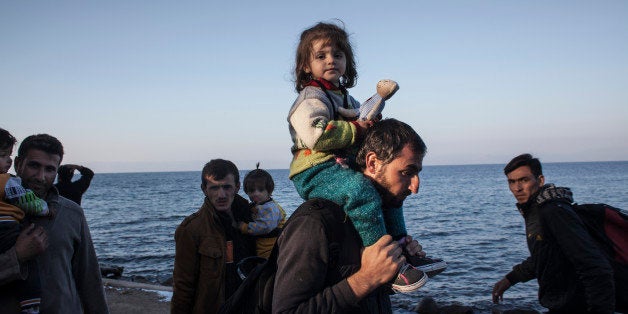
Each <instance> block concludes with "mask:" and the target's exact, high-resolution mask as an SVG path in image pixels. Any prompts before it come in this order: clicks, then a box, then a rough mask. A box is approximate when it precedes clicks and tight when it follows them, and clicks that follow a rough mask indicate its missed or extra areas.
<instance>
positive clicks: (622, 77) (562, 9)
mask: <svg viewBox="0 0 628 314" xmlns="http://www.w3.org/2000/svg"><path fill="white" fill-rule="evenodd" d="M334 18H338V19H341V20H342V21H344V23H345V26H346V29H347V30H348V31H349V32H350V33H351V39H352V42H353V44H354V49H355V53H356V56H357V61H358V74H359V79H358V84H357V86H356V87H354V88H352V89H350V93H351V94H352V95H353V96H354V97H355V98H356V99H358V100H364V99H366V98H367V97H368V96H370V95H371V94H372V93H373V92H374V91H375V84H376V83H377V81H378V80H379V79H381V78H391V79H394V80H397V81H398V82H399V84H400V86H401V89H400V90H399V92H398V93H397V94H396V95H395V96H394V97H393V98H392V99H391V100H390V101H389V102H388V104H387V106H386V109H385V112H384V116H385V117H394V118H398V119H400V120H403V121H405V122H407V123H409V124H410V125H412V126H413V127H414V128H415V129H416V130H417V131H418V132H419V134H420V135H421V136H422V137H423V138H424V140H425V141H426V142H427V145H428V150H429V152H428V155H427V157H426V159H425V164H426V165H437V164H477V163H505V162H507V161H508V160H509V159H510V158H511V157H513V156H515V155H517V154H519V153H522V152H531V153H533V154H535V155H538V156H539V157H540V158H541V160H542V161H545V162H550V161H606V160H628V1H623V0H622V1H388V2H382V1H324V0H321V1H309V2H307V4H306V2H303V1H271V2H269V1H266V2H261V1H228V2H227V1H221V2H216V1H213V2H210V1H202V2H196V1H195V2H188V1H99V2H81V1H1V2H0V106H1V108H2V109H1V110H2V113H1V115H0V116H1V117H2V119H1V122H0V127H3V128H5V129H8V130H9V131H10V132H12V133H13V134H14V135H15V136H16V137H17V138H18V140H21V139H23V138H24V137H25V136H27V135H30V134H34V133H42V132H45V133H50V134H52V135H55V136H57V137H58V138H59V139H60V140H61V141H62V142H63V144H64V146H65V149H66V157H65V160H64V161H65V162H73V163H81V164H85V165H87V166H90V167H91V168H93V169H94V170H95V171H97V172H118V171H174V170H200V169H201V167H202V165H203V164H204V162H206V161H208V160H209V159H211V158H218V157H221V158H227V159H231V160H233V161H234V162H236V164H237V165H238V167H240V168H241V169H250V168H253V167H254V166H255V162H257V161H260V162H261V164H262V167H264V168H287V167H288V165H289V162H290V158H291V155H290V151H289V147H290V145H291V141H290V137H289V134H288V125H287V122H286V114H287V111H288V109H289V107H290V105H291V104H292V101H293V100H294V98H295V97H296V93H295V92H294V86H293V83H292V68H293V60H294V50H295V47H296V45H297V40H298V37H299V34H300V33H301V31H303V30H304V29H305V28H307V27H309V26H311V25H313V24H315V23H316V22H318V21H330V20H331V19H334Z"/></svg>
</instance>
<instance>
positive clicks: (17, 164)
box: [13, 156, 22, 174]
mask: <svg viewBox="0 0 628 314" xmlns="http://www.w3.org/2000/svg"><path fill="white" fill-rule="evenodd" d="M21 164H22V158H20V156H15V159H13V170H15V174H18V173H19V172H18V169H19V168H20V165H21Z"/></svg>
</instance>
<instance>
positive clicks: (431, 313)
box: [414, 297, 438, 314]
mask: <svg viewBox="0 0 628 314" xmlns="http://www.w3.org/2000/svg"><path fill="white" fill-rule="evenodd" d="M414 311H415V312H417V313H419V314H438V304H436V301H434V299H432V298H431V297H425V298H423V299H421V302H419V304H418V305H417V306H416V308H415V309H414Z"/></svg>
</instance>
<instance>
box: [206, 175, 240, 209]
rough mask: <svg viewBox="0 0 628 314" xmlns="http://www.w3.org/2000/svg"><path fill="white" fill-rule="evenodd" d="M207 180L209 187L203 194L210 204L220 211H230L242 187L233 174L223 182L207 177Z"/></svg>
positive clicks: (207, 186)
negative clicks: (237, 183)
mask: <svg viewBox="0 0 628 314" xmlns="http://www.w3.org/2000/svg"><path fill="white" fill-rule="evenodd" d="M205 180H206V181H207V185H206V186H205V188H204V189H203V193H205V196H207V199H208V200H209V202H210V203H211V204H212V205H213V206H214V208H216V210H218V211H222V212H228V211H230V210H231V203H233V198H234V197H235V195H236V193H238V190H239V189H240V186H239V185H236V183H235V177H234V176H233V174H228V175H227V176H225V177H224V178H223V179H222V180H216V179H215V178H214V177H210V176H205ZM201 188H202V187H201Z"/></svg>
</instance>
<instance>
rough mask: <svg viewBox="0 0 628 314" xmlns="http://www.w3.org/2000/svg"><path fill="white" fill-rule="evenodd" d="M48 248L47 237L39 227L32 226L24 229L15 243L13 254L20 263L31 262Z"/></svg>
mask: <svg viewBox="0 0 628 314" xmlns="http://www.w3.org/2000/svg"><path fill="white" fill-rule="evenodd" d="M47 247H48V235H47V234H46V231H44V228H42V227H41V226H38V227H35V225H34V224H31V225H30V226H28V227H26V228H25V229H24V230H22V232H21V233H20V235H18V236H17V241H15V254H16V255H17V260H18V261H19V262H20V263H23V262H26V261H28V260H31V259H32V258H34V257H35V256H37V255H39V254H41V253H43V252H44V251H45V250H46V248H47Z"/></svg>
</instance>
